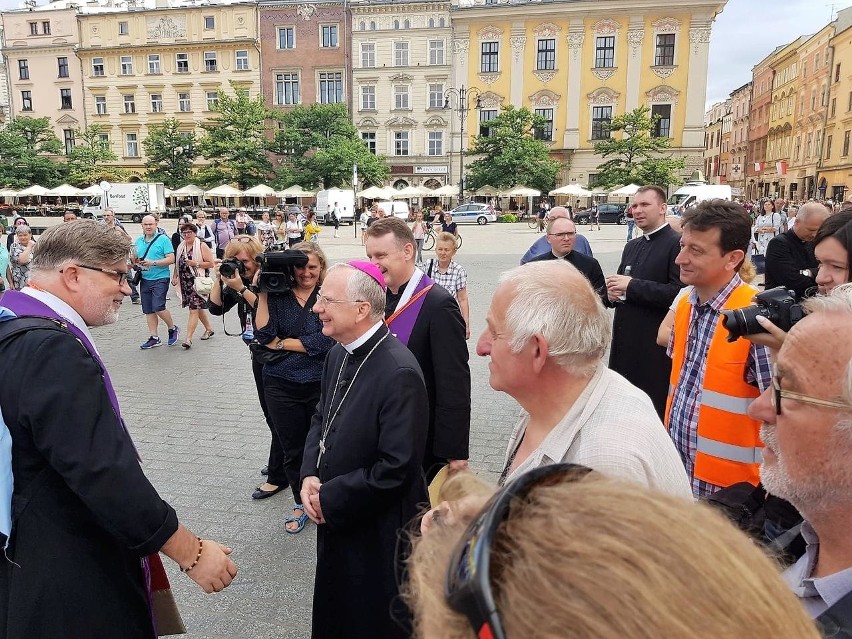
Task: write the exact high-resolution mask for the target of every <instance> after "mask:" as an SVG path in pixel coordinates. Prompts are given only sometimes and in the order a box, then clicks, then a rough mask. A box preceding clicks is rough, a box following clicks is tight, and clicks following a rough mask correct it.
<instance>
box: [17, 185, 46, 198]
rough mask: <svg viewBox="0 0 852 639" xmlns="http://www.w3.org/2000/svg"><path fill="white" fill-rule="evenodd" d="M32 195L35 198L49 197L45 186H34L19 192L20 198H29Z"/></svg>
mask: <svg viewBox="0 0 852 639" xmlns="http://www.w3.org/2000/svg"><path fill="white" fill-rule="evenodd" d="M30 195H32V196H35V197H41V196H43V195H47V189H46V188H44V187H43V186H39V185H38V184H33V185H32V186H28V187H27V188H25V189H24V190H23V191H18V197H22V196H23V197H27V196H30Z"/></svg>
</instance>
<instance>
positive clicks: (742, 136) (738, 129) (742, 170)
mask: <svg viewBox="0 0 852 639" xmlns="http://www.w3.org/2000/svg"><path fill="white" fill-rule="evenodd" d="M751 87H752V84H751V82H749V83H748V84H744V85H743V86H741V87H740V88H739V89H737V90H735V91H734V92H733V93H731V136H730V137H731V146H730V155H731V164H730V168H729V171H728V184H730V185H731V189H732V190H733V194H734V196H735V197H741V196H744V195H745V186H746V183H745V174H746V164H747V162H748V131H749V110H750V106H749V104H750V102H751Z"/></svg>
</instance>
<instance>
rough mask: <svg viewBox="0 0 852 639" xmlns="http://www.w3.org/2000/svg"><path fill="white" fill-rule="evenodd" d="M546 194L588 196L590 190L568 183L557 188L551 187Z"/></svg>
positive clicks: (590, 193)
mask: <svg viewBox="0 0 852 639" xmlns="http://www.w3.org/2000/svg"><path fill="white" fill-rule="evenodd" d="M548 195H576V196H578V197H590V196H591V195H592V192H591V191H589V190H587V189H584V188H583V187H582V186H580V185H579V184H568V185H566V186H560V187H559V188H558V189H553V190H552V191H551V192H550V193H548Z"/></svg>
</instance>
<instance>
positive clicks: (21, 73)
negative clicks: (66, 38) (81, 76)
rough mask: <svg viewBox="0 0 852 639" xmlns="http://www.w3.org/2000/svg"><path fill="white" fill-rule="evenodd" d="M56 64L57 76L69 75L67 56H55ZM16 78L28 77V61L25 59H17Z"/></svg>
mask: <svg viewBox="0 0 852 639" xmlns="http://www.w3.org/2000/svg"><path fill="white" fill-rule="evenodd" d="M56 66H57V67H58V77H60V78H67V77H69V73H68V58H67V57H66V56H60V57H58V58H56ZM18 78H19V79H20V80H29V79H30V64H29V61H28V60H26V59H20V60H18Z"/></svg>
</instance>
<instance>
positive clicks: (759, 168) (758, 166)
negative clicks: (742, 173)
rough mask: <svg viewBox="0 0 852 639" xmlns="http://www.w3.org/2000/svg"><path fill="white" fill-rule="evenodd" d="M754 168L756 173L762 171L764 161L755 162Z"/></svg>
mask: <svg viewBox="0 0 852 639" xmlns="http://www.w3.org/2000/svg"><path fill="white" fill-rule="evenodd" d="M754 170H755V172H756V173H760V172H761V171H762V170H763V162H755V163H754Z"/></svg>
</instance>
